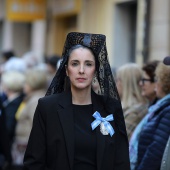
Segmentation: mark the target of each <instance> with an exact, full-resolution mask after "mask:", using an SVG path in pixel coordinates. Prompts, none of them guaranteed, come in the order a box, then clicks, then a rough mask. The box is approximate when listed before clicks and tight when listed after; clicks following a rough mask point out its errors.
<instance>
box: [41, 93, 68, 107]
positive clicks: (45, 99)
mask: <svg viewBox="0 0 170 170" xmlns="http://www.w3.org/2000/svg"><path fill="white" fill-rule="evenodd" d="M64 95H65V93H64V92H62V93H57V94H52V95H49V96H44V97H41V98H40V99H39V102H40V103H46V104H47V103H53V102H55V103H58V102H59V101H60V99H61V98H62V97H63V96H64Z"/></svg>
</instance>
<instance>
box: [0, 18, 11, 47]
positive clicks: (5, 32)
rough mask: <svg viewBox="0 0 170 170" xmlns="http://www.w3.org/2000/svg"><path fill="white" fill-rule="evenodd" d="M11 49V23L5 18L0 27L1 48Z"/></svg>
mask: <svg viewBox="0 0 170 170" xmlns="http://www.w3.org/2000/svg"><path fill="white" fill-rule="evenodd" d="M12 49H13V24H12V22H10V21H7V20H5V21H4V22H3V28H2V50H12Z"/></svg>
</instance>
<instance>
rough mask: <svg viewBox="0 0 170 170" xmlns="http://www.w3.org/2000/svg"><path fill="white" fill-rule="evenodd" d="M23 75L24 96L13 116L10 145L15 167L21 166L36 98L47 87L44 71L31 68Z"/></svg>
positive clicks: (41, 94) (40, 95)
mask: <svg viewBox="0 0 170 170" xmlns="http://www.w3.org/2000/svg"><path fill="white" fill-rule="evenodd" d="M25 76H26V81H25V85H24V93H25V98H24V100H23V102H22V103H21V104H20V106H19V108H18V110H17V113H16V116H15V117H16V119H17V126H16V130H15V139H14V143H13V146H12V156H13V164H14V166H15V167H16V169H17V168H18V169H20V168H22V167H23V157H24V154H25V149H26V146H27V143H28V138H29V135H30V131H31V128H32V120H33V114H34V111H35V108H36V105H37V103H38V99H39V98H41V97H43V96H44V95H45V91H46V87H47V76H46V73H45V71H42V70H39V69H31V70H28V71H27V72H26V75H25Z"/></svg>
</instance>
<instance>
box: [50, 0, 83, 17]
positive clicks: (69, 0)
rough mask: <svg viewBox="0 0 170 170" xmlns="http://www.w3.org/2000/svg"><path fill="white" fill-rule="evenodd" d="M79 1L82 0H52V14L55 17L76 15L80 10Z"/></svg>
mask: <svg viewBox="0 0 170 170" xmlns="http://www.w3.org/2000/svg"><path fill="white" fill-rule="evenodd" d="M81 3H82V0H53V7H54V8H53V15H54V16H55V17H56V18H63V17H66V16H70V15H77V14H78V13H79V12H80V10H81Z"/></svg>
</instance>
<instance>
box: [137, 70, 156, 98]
mask: <svg viewBox="0 0 170 170" xmlns="http://www.w3.org/2000/svg"><path fill="white" fill-rule="evenodd" d="M139 85H140V86H141V89H142V96H144V97H146V98H147V99H149V100H154V99H155V97H156V92H155V83H154V82H151V79H150V77H149V75H148V74H147V73H146V72H145V71H143V76H142V79H141V81H140V83H139Z"/></svg>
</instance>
